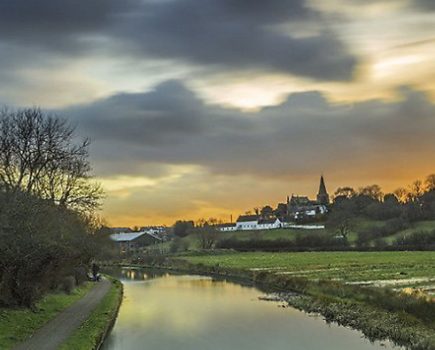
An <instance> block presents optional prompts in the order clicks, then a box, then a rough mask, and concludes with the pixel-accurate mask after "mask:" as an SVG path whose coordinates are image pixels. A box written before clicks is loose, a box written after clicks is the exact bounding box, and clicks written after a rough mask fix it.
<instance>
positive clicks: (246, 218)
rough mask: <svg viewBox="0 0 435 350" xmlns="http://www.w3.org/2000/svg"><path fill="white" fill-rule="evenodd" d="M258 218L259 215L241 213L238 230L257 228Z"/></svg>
mask: <svg viewBox="0 0 435 350" xmlns="http://www.w3.org/2000/svg"><path fill="white" fill-rule="evenodd" d="M258 219H259V217H258V216H257V215H240V216H239V218H238V219H237V223H236V230H257V229H258V228H257V224H258Z"/></svg>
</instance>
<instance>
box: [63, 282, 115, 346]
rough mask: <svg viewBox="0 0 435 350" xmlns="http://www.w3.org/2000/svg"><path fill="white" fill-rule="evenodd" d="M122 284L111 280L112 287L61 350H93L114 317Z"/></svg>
mask: <svg viewBox="0 0 435 350" xmlns="http://www.w3.org/2000/svg"><path fill="white" fill-rule="evenodd" d="M121 296H122V284H121V282H119V281H116V280H112V286H111V288H110V290H109V292H108V293H107V294H106V296H105V297H104V298H103V300H102V301H101V303H100V304H99V305H98V306H97V308H96V309H95V310H94V311H93V312H92V313H91V315H90V317H89V318H88V319H87V320H86V321H85V322H84V323H83V324H82V325H81V326H80V328H79V329H78V330H77V331H75V332H74V334H73V335H72V336H71V337H70V338H69V339H68V340H67V341H66V342H65V343H64V344H63V345H62V346H61V348H60V349H61V350H90V349H95V348H96V346H97V345H98V343H99V342H100V340H101V337H102V335H103V334H104V333H105V332H106V330H107V327H108V325H109V323H110V322H112V321H113V320H114V318H115V317H116V313H117V310H118V306H119V303H120V300H121V299H120V298H121Z"/></svg>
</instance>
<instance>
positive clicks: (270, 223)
mask: <svg viewBox="0 0 435 350" xmlns="http://www.w3.org/2000/svg"><path fill="white" fill-rule="evenodd" d="M281 227H282V223H281V220H280V219H278V218H270V219H260V220H258V222H257V229H258V230H272V229H274V228H281Z"/></svg>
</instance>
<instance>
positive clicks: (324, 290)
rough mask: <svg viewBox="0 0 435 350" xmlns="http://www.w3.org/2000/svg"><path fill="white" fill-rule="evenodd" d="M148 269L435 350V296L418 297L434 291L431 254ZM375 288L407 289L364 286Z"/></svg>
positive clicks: (177, 263) (318, 256)
mask: <svg viewBox="0 0 435 350" xmlns="http://www.w3.org/2000/svg"><path fill="white" fill-rule="evenodd" d="M149 263H150V264H153V263H154V264H155V265H158V266H160V267H165V266H166V267H169V268H172V269H177V270H180V271H185V272H190V273H199V274H213V275H220V276H230V277H237V278H243V279H245V280H249V281H251V282H253V283H256V284H257V285H259V286H261V287H263V288H266V289H267V290H269V291H275V292H279V293H280V295H281V296H282V298H283V299H284V300H285V301H287V302H288V304H289V305H291V306H293V307H296V308H298V309H301V310H305V311H307V312H315V313H319V314H321V315H323V316H324V318H325V319H326V320H327V321H329V322H336V323H338V324H341V325H344V326H349V327H352V328H355V329H358V330H360V331H362V332H363V333H364V334H365V335H366V336H367V337H368V338H370V339H372V340H384V339H387V338H388V339H391V340H392V341H394V342H395V343H396V344H399V345H403V346H406V347H408V348H410V349H414V350H422V349H424V350H429V349H435V303H434V302H433V297H431V296H430V294H425V293H420V292H419V291H418V290H419V289H420V288H422V287H424V286H425V285H427V284H428V283H434V282H433V280H432V281H431V279H433V278H435V275H434V274H435V268H434V267H435V254H433V253H431V252H377V253H365V252H362V253H357V252H332V253H331V252H323V253H275V254H274V253H229V254H216V255H204V254H203V255H198V256H179V257H173V258H165V259H156V260H155V261H152V260H150V261H149ZM369 280H370V283H371V282H373V281H371V280H375V281H383V282H385V283H386V282H391V281H393V282H396V281H400V282H401V283H402V284H401V285H400V288H397V285H395V284H394V287H380V286H379V285H376V284H370V285H369V286H367V285H364V284H365V283H367V281H369ZM422 281H423V282H422ZM408 285H412V286H413V287H414V288H415V289H414V290H413V291H412V292H411V293H409V291H407V290H406V289H405V288H404V287H405V286H408ZM386 286H389V284H388V283H387V284H386ZM432 288H433V286H432Z"/></svg>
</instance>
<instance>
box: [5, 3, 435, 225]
mask: <svg viewBox="0 0 435 350" xmlns="http://www.w3.org/2000/svg"><path fill="white" fill-rule="evenodd" d="M0 82H1V84H0V105H8V106H12V107H17V108H19V107H26V106H40V107H41V108H43V109H44V110H46V111H55V112H56V113H58V114H60V115H61V116H63V117H66V118H68V119H70V120H71V121H72V122H73V123H76V124H77V125H78V132H79V134H80V135H83V136H89V137H91V138H92V140H93V145H92V148H91V155H92V162H93V165H94V172H95V174H96V176H97V178H98V180H99V181H101V182H102V184H103V185H104V187H105V189H106V192H107V198H106V201H105V205H104V209H103V214H104V216H105V217H106V219H107V220H108V222H109V223H111V224H112V225H145V224H159V223H165V224H171V223H173V222H174V220H175V219H177V218H186V219H187V218H192V219H197V218H200V217H210V216H215V217H219V218H222V219H229V216H230V214H233V215H234V216H236V215H237V214H239V213H242V212H244V211H246V210H249V209H250V208H252V207H254V206H260V205H264V204H271V205H276V204H277V202H279V201H283V200H285V197H286V195H287V194H292V193H295V194H296V193H298V194H307V195H310V196H313V195H314V194H315V193H316V191H317V186H318V178H319V175H320V173H323V174H324V175H325V178H326V182H327V186H328V189H329V190H330V192H333V191H334V189H335V188H336V187H338V186H342V185H351V186H354V187H359V186H362V185H366V184H372V183H378V184H379V185H381V186H382V187H383V188H384V189H385V190H393V189H395V188H396V187H398V186H400V185H405V184H407V183H409V182H411V181H412V180H413V179H416V178H422V177H424V176H425V175H427V174H429V173H433V172H435V161H434V156H433V155H434V153H435V1H433V0H268V1H264V0H200V1H199V0H122V1H121V0H93V1H77V0H62V1H58V0H34V1H24V0H0Z"/></svg>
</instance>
